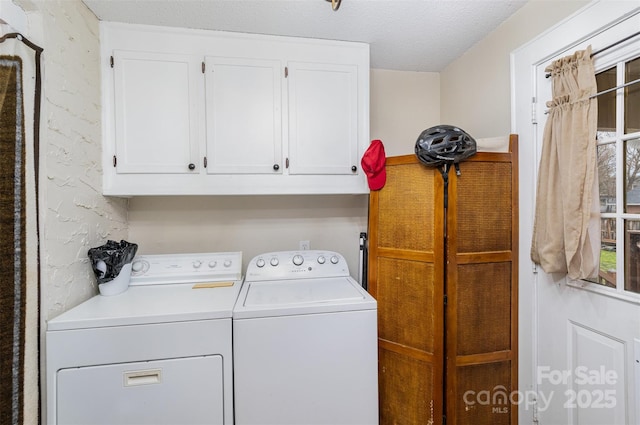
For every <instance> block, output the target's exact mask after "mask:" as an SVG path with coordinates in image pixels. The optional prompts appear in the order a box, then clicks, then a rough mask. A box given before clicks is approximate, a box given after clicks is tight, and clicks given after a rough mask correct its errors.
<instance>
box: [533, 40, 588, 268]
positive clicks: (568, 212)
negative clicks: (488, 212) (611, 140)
mask: <svg viewBox="0 0 640 425" xmlns="http://www.w3.org/2000/svg"><path fill="white" fill-rule="evenodd" d="M546 72H550V73H551V78H552V84H553V88H552V92H553V99H552V100H551V101H550V102H547V107H548V108H549V116H548V120H547V124H546V127H545V130H544V140H543V146H542V157H541V158H540V168H539V177H538V192H537V198H536V211H535V221H534V228H533V240H532V245H531V259H532V260H533V261H534V262H535V263H536V264H539V265H540V266H541V267H542V269H543V270H544V271H545V272H547V273H566V274H567V275H568V276H569V277H570V278H572V279H586V278H593V277H596V276H597V274H598V267H599V250H600V247H599V245H600V243H599V239H600V221H599V211H598V205H599V201H598V195H597V193H598V190H597V172H596V129H597V118H598V104H597V100H596V99H595V98H590V96H592V95H594V94H595V93H596V91H597V87H596V78H595V70H594V67H593V61H592V60H591V47H590V46H589V47H588V48H587V49H586V50H581V51H578V52H576V53H574V54H573V55H571V56H567V57H564V58H562V59H559V60H556V61H554V62H553V63H552V64H551V66H549V67H548V68H547V69H546Z"/></svg>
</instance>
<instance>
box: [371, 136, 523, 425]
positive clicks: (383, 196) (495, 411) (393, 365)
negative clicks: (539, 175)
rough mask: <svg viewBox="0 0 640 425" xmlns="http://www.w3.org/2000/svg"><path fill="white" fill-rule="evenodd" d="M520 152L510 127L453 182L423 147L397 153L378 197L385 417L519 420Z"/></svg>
mask: <svg viewBox="0 0 640 425" xmlns="http://www.w3.org/2000/svg"><path fill="white" fill-rule="evenodd" d="M517 158H518V152H517V136H516V135H511V136H510V137H509V152H505V153H488V152H478V153H477V154H476V155H474V156H473V157H471V158H469V159H467V160H466V161H464V162H462V163H460V171H461V174H460V175H459V176H457V175H456V173H455V170H454V168H453V167H452V168H451V170H450V171H449V173H448V183H447V184H446V185H445V183H444V179H443V176H442V175H441V173H440V171H439V169H437V168H431V167H427V166H425V165H423V164H422V163H420V162H419V161H418V159H417V158H416V156H415V155H406V156H398V157H389V158H387V162H386V172H387V181H386V184H385V186H384V187H383V188H382V189H381V190H379V191H375V192H371V195H370V205H369V207H370V210H369V214H370V216H369V269H368V274H369V291H370V292H371V294H372V295H373V296H374V297H375V298H376V299H377V301H378V337H379V340H378V341H379V344H378V349H379V375H378V376H379V389H380V424H382V425H387V424H398V425H427V424H444V423H446V424H449V425H451V424H458V425H500V424H509V425H514V424H517V420H518V412H517V406H516V405H515V404H513V403H512V401H516V402H517V400H518V397H517V393H516V391H517V390H518V385H517V379H518V378H517V371H518V365H517V361H518V350H517V343H518V166H517ZM445 186H447V188H448V202H447V208H446V210H445V196H444V195H445V194H444V189H445Z"/></svg>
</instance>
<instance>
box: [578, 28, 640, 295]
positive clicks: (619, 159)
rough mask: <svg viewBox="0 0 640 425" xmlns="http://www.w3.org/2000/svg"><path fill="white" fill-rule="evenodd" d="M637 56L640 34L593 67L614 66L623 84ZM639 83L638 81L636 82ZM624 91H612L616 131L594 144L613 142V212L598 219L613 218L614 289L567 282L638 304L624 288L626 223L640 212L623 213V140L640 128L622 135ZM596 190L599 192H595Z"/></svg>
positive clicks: (637, 136) (596, 59)
mask: <svg viewBox="0 0 640 425" xmlns="http://www.w3.org/2000/svg"><path fill="white" fill-rule="evenodd" d="M638 58H640V37H636V38H634V39H632V40H630V43H626V44H624V45H623V46H621V47H619V48H612V49H610V50H609V51H606V52H603V53H602V54H600V55H597V56H595V57H594V67H595V72H596V74H599V73H601V72H604V71H606V70H608V69H611V68H613V67H615V68H616V84H615V86H614V87H618V86H620V85H621V84H624V82H625V81H624V79H625V66H626V64H627V63H628V62H630V61H632V60H635V59H638ZM637 84H640V83H637ZM624 90H625V88H619V89H617V90H616V91H615V107H616V110H615V126H616V128H615V131H614V132H612V133H613V134H614V135H613V136H612V137H604V138H602V139H601V140H597V139H596V145H597V146H602V145H607V144H615V174H616V211H615V212H604V213H601V214H600V218H601V219H602V218H614V219H615V225H616V245H615V246H616V251H615V252H616V282H615V288H613V287H609V286H605V285H603V284H601V283H596V282H592V281H588V280H579V279H570V278H568V277H567V284H568V285H569V286H572V287H576V288H580V289H585V290H588V291H590V292H594V293H597V294H601V295H604V296H608V297H613V298H616V299H620V300H622V301H627V302H632V303H634V304H640V293H636V292H632V291H628V290H626V289H625V279H626V275H625V273H626V258H625V257H626V249H625V244H626V222H627V220H638V221H640V213H637V214H631V213H627V212H625V202H626V194H625V187H624V186H625V184H624V182H625V175H626V168H625V142H626V141H628V140H640V131H638V132H634V133H628V134H624V116H625V109H624V108H625V105H624ZM598 193H599V191H598Z"/></svg>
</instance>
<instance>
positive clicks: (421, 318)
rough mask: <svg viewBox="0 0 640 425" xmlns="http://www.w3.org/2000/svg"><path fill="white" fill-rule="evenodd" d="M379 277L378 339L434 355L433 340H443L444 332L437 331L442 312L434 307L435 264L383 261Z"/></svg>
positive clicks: (380, 264)
mask: <svg viewBox="0 0 640 425" xmlns="http://www.w3.org/2000/svg"><path fill="white" fill-rule="evenodd" d="M378 276H379V277H378V282H377V290H376V299H377V301H378V337H379V338H381V339H384V340H387V341H391V342H394V343H397V344H402V345H404V346H408V347H411V348H415V349H418V350H421V351H425V352H428V353H433V352H434V348H435V341H434V340H435V339H436V338H438V339H439V338H441V337H442V335H441V334H442V329H436V328H435V325H436V323H438V324H439V325H440V326H441V324H440V322H441V319H440V318H436V314H437V312H439V311H441V309H440V308H436V306H435V305H434V303H435V299H434V284H435V282H434V267H433V264H429V263H422V262H418V261H407V260H399V259H393V258H380V259H379V261H378ZM407 292H408V293H410V294H411V296H410V297H407V296H406V294H407ZM398 312H402V314H398ZM437 319H440V320H437Z"/></svg>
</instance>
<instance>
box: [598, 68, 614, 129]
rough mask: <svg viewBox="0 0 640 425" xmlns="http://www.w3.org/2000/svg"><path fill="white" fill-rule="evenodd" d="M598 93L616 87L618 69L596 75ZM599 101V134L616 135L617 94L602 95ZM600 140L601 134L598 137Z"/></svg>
mask: <svg viewBox="0 0 640 425" xmlns="http://www.w3.org/2000/svg"><path fill="white" fill-rule="evenodd" d="M596 84H597V86H598V92H601V91H604V90H607V89H610V88H613V87H615V86H616V68H615V67H613V68H610V69H607V70H606V71H602V72H600V73H598V74H596ZM597 99H598V133H600V132H604V133H614V134H615V131H616V92H615V91H612V92H609V93H605V94H601V95H600V96H598V97H597ZM598 139H600V134H599V135H598Z"/></svg>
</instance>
